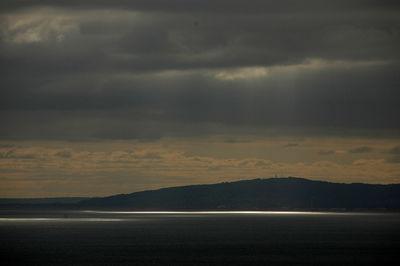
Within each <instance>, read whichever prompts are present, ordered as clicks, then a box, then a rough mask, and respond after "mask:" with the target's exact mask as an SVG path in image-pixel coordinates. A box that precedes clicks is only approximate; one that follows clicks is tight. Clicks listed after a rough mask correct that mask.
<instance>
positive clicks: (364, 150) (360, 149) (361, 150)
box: [349, 146, 373, 153]
mask: <svg viewBox="0 0 400 266" xmlns="http://www.w3.org/2000/svg"><path fill="white" fill-rule="evenodd" d="M372 151H373V149H372V148H371V147H368V146H362V147H357V148H354V149H351V150H349V152H350V153H367V152H372Z"/></svg>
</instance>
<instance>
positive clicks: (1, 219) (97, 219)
mask: <svg viewBox="0 0 400 266" xmlns="http://www.w3.org/2000/svg"><path fill="white" fill-rule="evenodd" d="M122 220H123V219H115V218H36V217H35V218H0V222H119V221H122Z"/></svg>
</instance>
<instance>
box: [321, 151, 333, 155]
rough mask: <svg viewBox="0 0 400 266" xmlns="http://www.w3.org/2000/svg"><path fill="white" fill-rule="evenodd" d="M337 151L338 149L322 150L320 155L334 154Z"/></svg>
mask: <svg viewBox="0 0 400 266" xmlns="http://www.w3.org/2000/svg"><path fill="white" fill-rule="evenodd" d="M335 153H336V151H334V150H322V151H319V152H318V154H319V155H332V154H335Z"/></svg>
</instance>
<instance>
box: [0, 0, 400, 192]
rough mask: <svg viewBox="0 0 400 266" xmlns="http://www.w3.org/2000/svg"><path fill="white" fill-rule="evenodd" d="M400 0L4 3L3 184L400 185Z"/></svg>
mask: <svg viewBox="0 0 400 266" xmlns="http://www.w3.org/2000/svg"><path fill="white" fill-rule="evenodd" d="M399 47H400V2H399V1H367V0H363V1H324V0H318V1H317V0H316V1H297V0H296V1H294V0H292V1H287V0H286V1H256V0H253V1H235V0H229V1H228V0H224V1H208V0H202V1H187V0H185V1H184V0H170V1H162V0H159V1H150V0H143V1H138V0H136V1H122V0H115V1H95V0H93V1H91V0H81V1H55V0H46V1H28V0H26V1H25V0H20V1H16V0H13V1H11V0H10V1H7V0H3V1H1V2H0V77H1V78H0V197H44V196H45V197H49V196H100V195H110V194H115V193H130V192H133V191H138V190H142V189H154V188H159V187H166V186H174V185H186V184H199V183H217V182H221V181H233V180H241V179H251V178H257V177H271V176H289V175H291V176H301V177H306V178H311V179H316V180H326V181H334V182H367V183H399V182H400V141H399V139H400V123H399V118H398V116H399V115H398V114H400V90H399V88H400V74H399V69H400V49H399Z"/></svg>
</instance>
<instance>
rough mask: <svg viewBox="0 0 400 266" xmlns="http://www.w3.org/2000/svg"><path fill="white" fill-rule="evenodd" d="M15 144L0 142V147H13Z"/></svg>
mask: <svg viewBox="0 0 400 266" xmlns="http://www.w3.org/2000/svg"><path fill="white" fill-rule="evenodd" d="M15 146H16V145H15V144H9V143H4V144H0V148H14V147H15Z"/></svg>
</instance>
